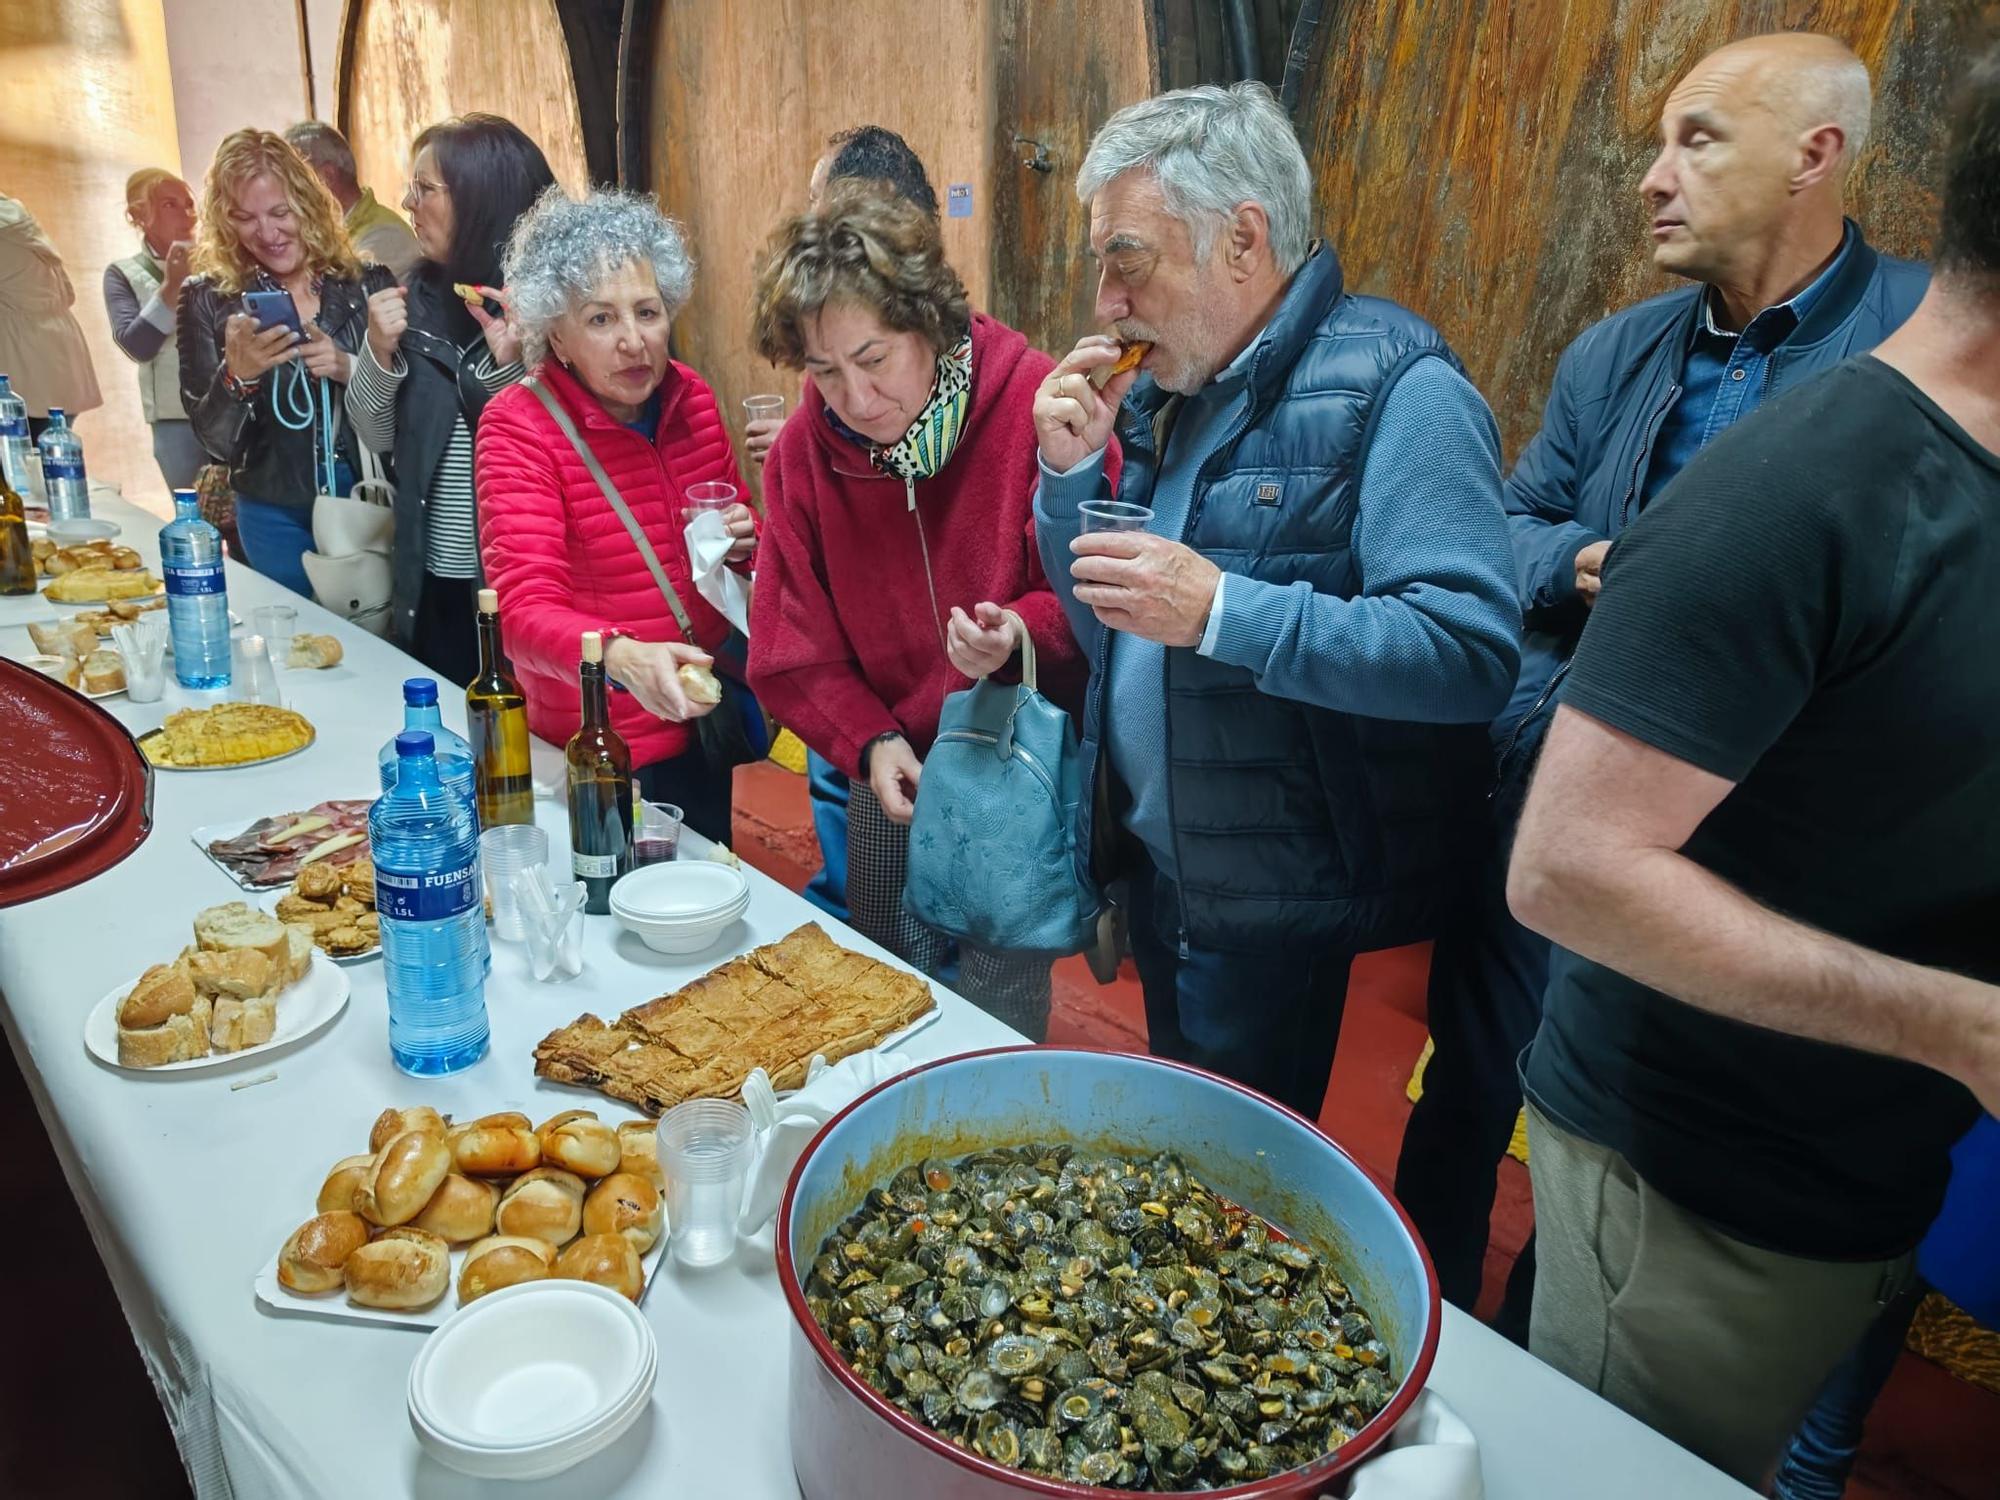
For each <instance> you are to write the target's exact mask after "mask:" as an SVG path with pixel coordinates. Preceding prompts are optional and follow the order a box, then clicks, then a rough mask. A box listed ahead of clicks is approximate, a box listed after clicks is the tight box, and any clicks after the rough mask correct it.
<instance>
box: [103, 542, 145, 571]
mask: <svg viewBox="0 0 2000 1500" xmlns="http://www.w3.org/2000/svg"><path fill="white" fill-rule="evenodd" d="M111 566H112V567H114V568H117V569H120V570H121V571H122V570H124V569H127V568H143V567H145V566H146V559H145V558H143V557H141V556H140V555H139V553H138V550H137V549H136V548H133V547H113V548H112V549H111Z"/></svg>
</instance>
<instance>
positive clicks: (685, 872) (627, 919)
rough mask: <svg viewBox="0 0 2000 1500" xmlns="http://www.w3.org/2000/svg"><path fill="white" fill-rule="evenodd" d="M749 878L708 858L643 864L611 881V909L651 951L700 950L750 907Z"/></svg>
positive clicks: (696, 951)
mask: <svg viewBox="0 0 2000 1500" xmlns="http://www.w3.org/2000/svg"><path fill="white" fill-rule="evenodd" d="M749 905H750V882H749V880H748V879H747V878H746V877H745V876H744V874H743V872H742V871H741V870H740V869H737V868H736V867H735V866H734V865H724V864H717V863H716V862H715V861H714V860H709V859H690V860H686V861H681V860H675V861H672V862H670V863H668V864H663V865H646V866H644V867H643V868H641V869H637V870H634V871H633V872H632V873H631V874H630V875H627V876H624V877H623V878H621V879H620V880H619V882H618V883H617V884H616V885H614V886H612V887H611V914H612V915H613V916H614V917H616V918H617V919H618V920H619V921H620V922H622V923H623V924H624V925H625V926H626V927H627V928H628V929H629V930H630V931H632V932H634V933H637V934H638V937H639V940H640V941H641V942H642V943H644V944H645V945H646V946H647V947H648V948H651V949H652V950H653V951H654V952H655V953H699V952H701V951H702V949H704V948H707V947H710V946H712V945H713V944H714V942H715V940H716V939H717V938H719V937H721V936H722V934H723V932H724V930H726V929H727V928H728V927H729V926H730V924H731V923H733V922H734V921H735V920H736V919H737V918H738V917H740V916H742V915H743V913H744V912H745V911H746V910H747V909H748V908H749Z"/></svg>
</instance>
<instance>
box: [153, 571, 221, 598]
mask: <svg viewBox="0 0 2000 1500" xmlns="http://www.w3.org/2000/svg"><path fill="white" fill-rule="evenodd" d="M165 572H166V575H167V592H168V593H170V594H179V595H181V596H183V597H186V596H187V595H190V594H220V593H222V592H224V590H225V589H226V587H227V585H226V583H225V582H224V574H223V571H222V564H221V563H210V564H208V565H207V566H205V567H195V568H168V569H166V570H165Z"/></svg>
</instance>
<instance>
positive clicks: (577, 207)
mask: <svg viewBox="0 0 2000 1500" xmlns="http://www.w3.org/2000/svg"><path fill="white" fill-rule="evenodd" d="M635 261H644V262H646V263H647V264H648V265H650V266H651V267H652V268H653V284H654V285H655V286H657V287H658V288H659V289H660V300H661V301H662V302H664V303H666V305H667V316H668V317H670V318H671V317H673V316H675V315H676V314H677V313H679V312H680V310H681V309H682V308H683V307H685V306H687V300H688V296H689V294H690V293H692V292H693V290H694V257H693V256H692V255H690V254H689V253H688V247H687V237H686V236H685V235H683V234H682V233H681V226H680V225H679V224H677V223H676V222H675V221H674V220H672V219H670V218H668V217H667V216H666V215H665V214H663V213H661V212H660V207H659V204H657V203H656V202H655V201H654V200H653V198H652V197H651V195H646V196H641V195H640V194H638V193H620V192H611V191H599V192H594V193H592V194H591V195H590V196H589V197H587V198H585V199H583V200H582V201H581V202H578V201H577V200H575V199H573V198H571V197H570V196H569V195H568V194H567V193H565V192H564V191H563V190H562V189H561V188H560V187H551V188H548V189H547V190H546V191H544V192H543V194H542V196H541V197H539V198H537V199H536V200H535V205H534V207H532V208H530V209H529V210H528V211H527V212H526V213H524V214H522V215H521V218H520V220H519V222H517V223H516V224H515V225H514V232H513V234H511V235H509V236H508V238H507V256H506V259H505V261H504V262H503V263H502V274H503V275H504V276H505V277H506V279H507V296H508V301H509V302H510V303H511V304H512V309H513V314H514V321H515V323H516V324H518V325H519V327H520V329H521V346H522V352H523V355H524V357H525V358H526V360H527V362H528V364H529V365H531V366H532V365H538V364H540V363H541V362H542V360H543V359H544V358H546V357H547V355H548V352H549V329H550V328H551V327H552V326H553V325H554V323H555V321H556V320H557V319H558V318H560V317H562V316H563V314H565V313H567V312H570V311H571V310H572V309H574V308H575V307H576V305H577V304H578V303H580V302H582V301H584V300H586V299H587V298H588V297H589V296H590V294H591V293H592V292H593V291H595V290H596V289H597V287H598V286H599V285H600V284H601V283H602V282H603V280H604V278H605V276H606V275H608V274H609V273H610V272H612V271H615V270H617V269H619V268H620V267H621V266H628V265H631V264H632V263H633V262H635Z"/></svg>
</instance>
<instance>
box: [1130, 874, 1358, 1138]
mask: <svg viewBox="0 0 2000 1500" xmlns="http://www.w3.org/2000/svg"><path fill="white" fill-rule="evenodd" d="M1128 868H1130V869H1131V870H1132V876H1131V895H1130V897H1129V900H1130V902H1131V934H1132V958H1133V961H1134V962H1135V963H1136V964H1137V965H1138V969H1139V983H1140V985H1141V987H1142V988H1143V989H1144V990H1145V992H1146V1045H1147V1047H1148V1049H1149V1050H1150V1051H1151V1052H1152V1053H1153V1055H1154V1056H1155V1057H1165V1058H1170V1059H1172V1060H1173V1061H1175V1062H1185V1063H1192V1064H1194V1065H1195V1066H1196V1067H1199V1068H1207V1069H1208V1070H1209V1071H1210V1072H1213V1073H1220V1074H1222V1075H1223V1076H1224V1077H1225V1078H1233V1079H1235V1080H1236V1081H1237V1082H1238V1083H1242V1084H1247V1085H1249V1086H1250V1087H1251V1088H1253V1089H1256V1090H1257V1091H1258V1092H1259V1093H1262V1094H1266V1095H1268V1096H1269V1097H1271V1098H1273V1099H1275V1100H1277V1101H1278V1102H1279V1103H1280V1104H1283V1105H1287V1106H1289V1107H1290V1108H1292V1109H1295V1110H1297V1111H1298V1112H1299V1113H1300V1114H1302V1115H1304V1116H1305V1117H1306V1118H1307V1119H1308V1120H1311V1121H1313V1122H1315V1123H1317V1122H1318V1120H1319V1111H1320V1105H1321V1104H1322V1103H1324V1102H1325V1098H1326V1082H1327V1075H1328V1074H1329V1073H1330V1072H1332V1071H1333V1049H1334V1044H1335V1042H1337V1041H1338V1040H1339V1038H1340V1017H1341V1013H1342V1011H1344V1010H1345V1009H1346V1007H1347V971H1348V968H1349V966H1350V965H1351V964H1352V963H1353V961H1354V955H1353V954H1352V953H1350V952H1348V951H1347V950H1346V949H1344V948H1340V949H1334V948H1325V947H1319V948H1314V947H1307V948H1294V947H1279V946H1273V947H1270V948H1266V949H1263V950H1261V951H1257V952H1244V953H1219V952H1212V951H1210V950H1207V949H1203V948H1198V947H1196V946H1194V945H1193V943H1192V942H1190V943H1188V944H1187V945H1186V947H1185V952H1183V944H1182V932H1181V923H1180V895H1179V892H1178V890H1177V889H1176V887H1175V885H1174V883H1173V882H1172V881H1171V880H1169V879H1167V878H1166V877H1165V876H1164V875H1161V874H1160V873H1159V872H1158V871H1157V870H1156V869H1155V868H1154V866H1153V863H1152V861H1151V860H1150V859H1148V858H1146V857H1145V856H1144V855H1143V854H1141V855H1137V856H1134V857H1133V858H1132V859H1131V861H1130V862H1129V865H1128Z"/></svg>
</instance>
